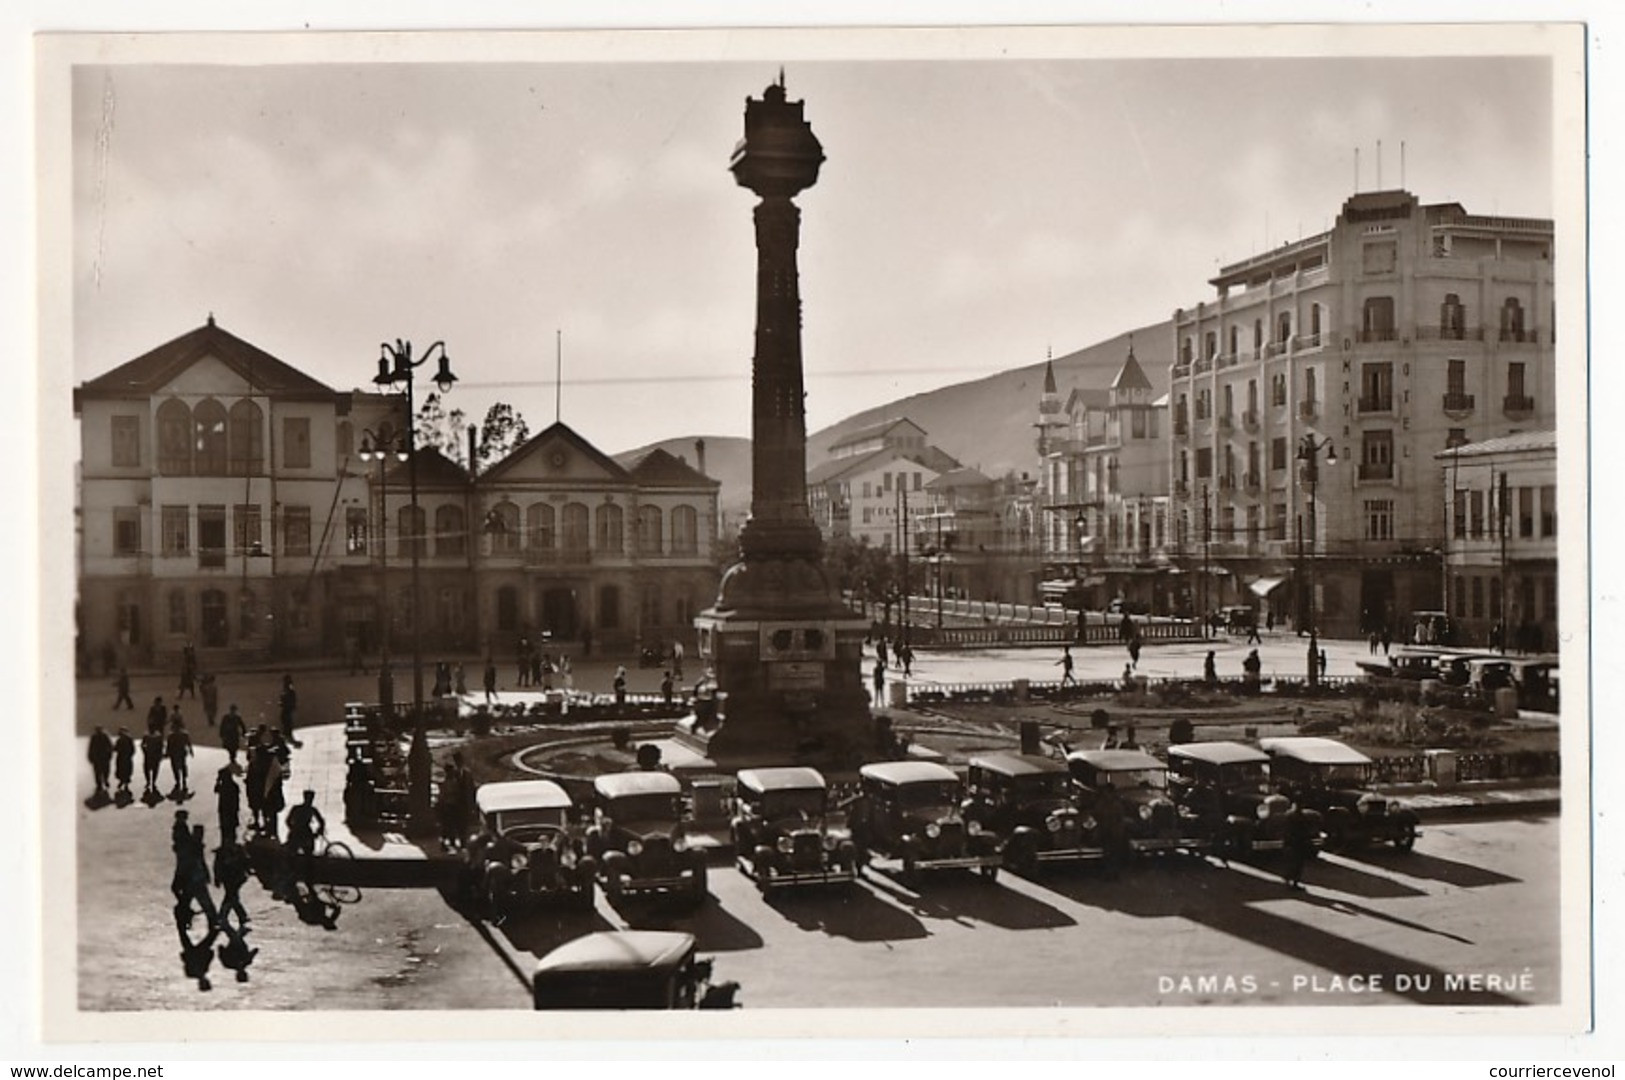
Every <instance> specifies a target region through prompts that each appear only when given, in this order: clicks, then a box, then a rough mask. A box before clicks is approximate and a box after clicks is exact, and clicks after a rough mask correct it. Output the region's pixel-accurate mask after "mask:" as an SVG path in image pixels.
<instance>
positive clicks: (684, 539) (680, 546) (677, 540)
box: [671, 505, 700, 555]
mask: <svg viewBox="0 0 1625 1080" xmlns="http://www.w3.org/2000/svg"><path fill="white" fill-rule="evenodd" d="M699 549H700V529H699V515H698V514H697V513H695V512H694V508H693V507H692V506H687V505H683V506H677V507H673V508H672V512H671V550H672V554H674V555H692V554H694V553H695V552H697V551H698V550H699Z"/></svg>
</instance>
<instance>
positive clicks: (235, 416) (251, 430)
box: [227, 398, 265, 476]
mask: <svg viewBox="0 0 1625 1080" xmlns="http://www.w3.org/2000/svg"><path fill="white" fill-rule="evenodd" d="M264 419H265V414H264V413H263V412H262V411H261V410H260V407H259V406H258V405H256V404H255V403H254V402H252V401H250V400H249V399H248V398H243V399H242V400H241V401H238V402H237V403H235V404H234V405H232V407H231V415H230V417H229V420H230V423H229V424H228V428H227V430H228V434H229V438H228V439H227V442H228V444H229V445H228V449H229V450H230V451H231V475H233V476H258V475H259V474H260V473H262V472H264V471H265V446H264V441H265V435H264V432H263V430H262V429H261V425H262V423H263V422H264Z"/></svg>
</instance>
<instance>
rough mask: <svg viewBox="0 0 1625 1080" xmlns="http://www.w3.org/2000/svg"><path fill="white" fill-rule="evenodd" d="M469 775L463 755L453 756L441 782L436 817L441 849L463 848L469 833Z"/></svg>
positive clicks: (459, 753)
mask: <svg viewBox="0 0 1625 1080" xmlns="http://www.w3.org/2000/svg"><path fill="white" fill-rule="evenodd" d="M467 787H468V774H467V772H466V770H465V769H464V767H463V755H462V752H461V751H459V752H457V753H455V754H453V755H452V758H451V761H450V762H449V763H447V765H446V771H445V776H444V777H443V778H442V779H441V781H440V792H439V800H438V802H437V803H436V805H435V816H436V817H438V818H439V820H440V848H441V850H442V851H452V850H454V849H456V848H460V847H462V846H463V842H464V840H465V839H466V833H467V831H468V793H467V791H466V788H467Z"/></svg>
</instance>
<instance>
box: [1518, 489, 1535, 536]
mask: <svg viewBox="0 0 1625 1080" xmlns="http://www.w3.org/2000/svg"><path fill="white" fill-rule="evenodd" d="M1534 535H1535V489H1534V488H1529V487H1521V488H1519V489H1518V536H1519V538H1520V539H1523V540H1529V539H1532V538H1533V537H1534Z"/></svg>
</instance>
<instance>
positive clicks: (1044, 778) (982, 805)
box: [964, 754, 1104, 873]
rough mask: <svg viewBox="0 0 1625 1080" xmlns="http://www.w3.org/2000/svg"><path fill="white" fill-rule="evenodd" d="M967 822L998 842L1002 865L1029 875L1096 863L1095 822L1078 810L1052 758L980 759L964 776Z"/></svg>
mask: <svg viewBox="0 0 1625 1080" xmlns="http://www.w3.org/2000/svg"><path fill="white" fill-rule="evenodd" d="M966 789H967V794H968V798H967V799H966V801H965V805H964V813H965V818H966V820H967V821H975V822H978V823H980V824H981V826H982V828H983V829H985V830H987V831H989V832H991V833H993V834H994V835H996V836H998V837H999V838H1000V839H1001V840H1002V842H1003V844H1004V865H1005V866H1008V867H1010V868H1011V869H1013V870H1017V871H1020V872H1023V873H1028V872H1031V871H1034V870H1037V869H1038V868H1039V867H1040V866H1041V865H1045V864H1053V863H1065V862H1083V861H1087V860H1092V859H1099V858H1100V857H1101V856H1102V855H1103V854H1104V852H1103V850H1102V848H1101V846H1100V843H1099V838H1098V837H1097V836H1096V827H1095V826H1096V822H1095V820H1094V819H1093V818H1091V817H1089V816H1088V815H1086V814H1084V813H1083V812H1082V811H1080V810H1079V808H1078V801H1077V798H1076V793H1075V791H1074V790H1073V787H1072V778H1071V777H1070V776H1069V775H1068V773H1067V769H1066V766H1065V765H1063V764H1061V763H1060V762H1059V761H1056V760H1055V759H1054V758H1047V757H1040V756H1038V755H1036V754H981V755H978V756H976V757H973V758H971V759H970V768H969V771H968V772H967V774H966Z"/></svg>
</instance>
